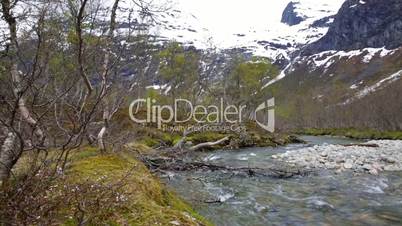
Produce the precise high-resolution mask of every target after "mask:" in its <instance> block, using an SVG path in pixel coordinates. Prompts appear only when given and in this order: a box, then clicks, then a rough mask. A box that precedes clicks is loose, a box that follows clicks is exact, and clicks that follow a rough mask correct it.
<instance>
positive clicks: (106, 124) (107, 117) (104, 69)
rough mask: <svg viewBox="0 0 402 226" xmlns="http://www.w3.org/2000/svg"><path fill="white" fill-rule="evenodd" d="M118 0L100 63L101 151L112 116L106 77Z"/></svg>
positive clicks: (116, 0) (104, 150)
mask: <svg viewBox="0 0 402 226" xmlns="http://www.w3.org/2000/svg"><path fill="white" fill-rule="evenodd" d="M119 1H120V0H115V1H114V4H113V8H112V12H111V16H110V27H109V34H108V36H107V47H106V50H105V55H104V59H103V65H102V91H101V96H103V126H102V129H101V130H100V131H99V133H98V137H97V138H98V146H99V149H100V150H101V151H103V152H106V145H105V141H104V136H105V134H107V130H108V128H109V121H110V120H111V118H112V114H111V113H110V111H109V101H108V100H107V97H105V96H106V94H107V88H108V87H107V77H108V74H109V66H110V51H111V50H110V48H111V45H112V41H113V34H114V30H115V28H116V11H117V8H118V5H119Z"/></svg>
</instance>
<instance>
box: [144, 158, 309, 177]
mask: <svg viewBox="0 0 402 226" xmlns="http://www.w3.org/2000/svg"><path fill="white" fill-rule="evenodd" d="M142 160H143V162H144V163H145V164H146V165H147V167H148V168H149V169H151V170H152V171H154V172H157V171H159V172H164V171H194V170H204V171H213V172H214V171H221V172H223V173H234V174H235V175H244V176H249V177H254V176H264V177H274V178H291V177H294V176H305V175H308V174H310V173H311V172H312V171H309V170H305V169H302V168H297V167H289V166H287V165H276V166H273V167H270V168H252V167H228V166H220V165H214V164H209V163H205V162H197V161H194V162H185V161H183V160H181V159H176V158H169V157H159V158H148V157H145V158H142Z"/></svg>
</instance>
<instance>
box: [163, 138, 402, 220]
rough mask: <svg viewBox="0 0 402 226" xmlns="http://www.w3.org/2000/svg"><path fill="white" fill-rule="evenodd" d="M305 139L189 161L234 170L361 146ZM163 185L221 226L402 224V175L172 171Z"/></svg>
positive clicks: (336, 140)
mask: <svg viewBox="0 0 402 226" xmlns="http://www.w3.org/2000/svg"><path fill="white" fill-rule="evenodd" d="M302 139H304V140H306V141H308V144H300V145H288V146H285V147H278V148H248V149H241V150H227V151H225V150H218V151H214V152H208V153H197V154H196V155H194V156H189V158H191V159H197V160H201V161H205V162H208V163H213V164H216V165H225V166H231V167H259V168H264V167H265V168H266V167H269V166H270V165H272V164H273V161H275V160H273V159H272V158H271V156H272V155H274V154H278V153H283V152H286V151H289V150H297V149H300V148H302V147H305V146H307V145H313V144H315V145H322V144H324V143H328V144H350V143H356V142H357V141H356V140H350V139H344V138H334V137H310V136H305V137H302ZM401 151H402V150H401ZM164 181H165V182H166V183H167V184H168V186H170V187H171V188H172V189H173V190H175V191H176V193H177V194H179V195H180V196H181V197H182V198H184V199H185V200H187V201H188V202H189V203H190V204H192V206H193V207H194V209H195V210H197V211H198V212H199V213H200V214H201V215H203V216H205V217H206V218H207V219H208V220H210V221H211V222H213V223H214V224H216V225H218V226H226V225H227V226H237V225H242V226H244V225H247V226H249V225H250V226H257V225H376V226H377V225H402V172H393V173H385V172H384V173H381V174H380V175H379V176H373V175H369V174H364V175H352V173H340V174H336V173H335V172H333V171H327V170H322V171H319V172H318V173H315V174H312V175H309V176H304V177H294V178H290V179H277V178H270V177H247V176H241V175H231V174H228V173H225V172H205V171H199V172H180V173H172V174H171V175H170V176H169V179H167V178H164ZM215 201H217V202H215Z"/></svg>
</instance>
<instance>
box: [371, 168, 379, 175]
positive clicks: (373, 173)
mask: <svg viewBox="0 0 402 226" xmlns="http://www.w3.org/2000/svg"><path fill="white" fill-rule="evenodd" d="M369 173H370V174H371V175H375V176H377V175H378V170H376V169H371V170H370V171H369Z"/></svg>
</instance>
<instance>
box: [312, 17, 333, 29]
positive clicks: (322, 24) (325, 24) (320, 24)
mask: <svg viewBox="0 0 402 226" xmlns="http://www.w3.org/2000/svg"><path fill="white" fill-rule="evenodd" d="M334 18H335V16H327V17H324V18H322V19H319V20H316V21H314V22H313V24H311V27H329V25H330V24H331V20H333V19H334Z"/></svg>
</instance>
